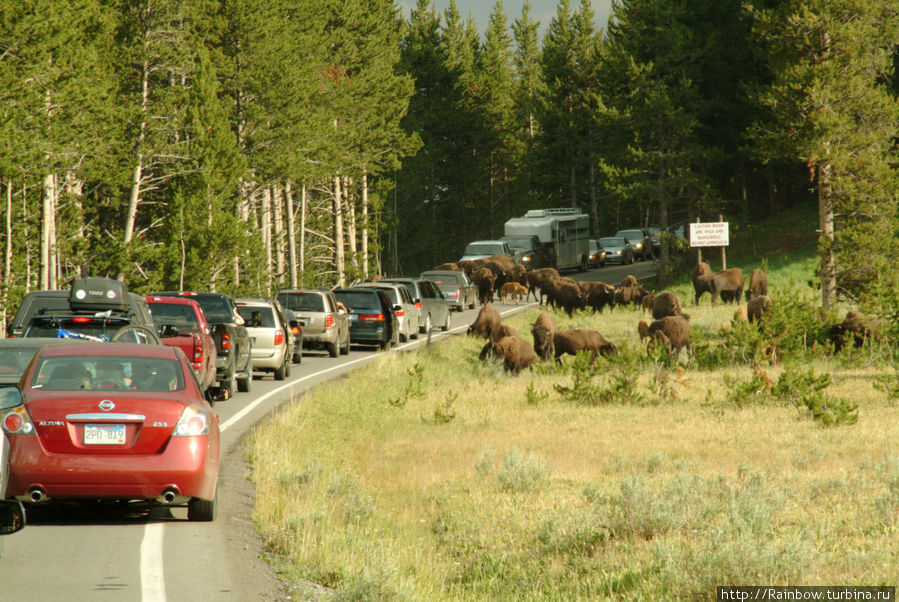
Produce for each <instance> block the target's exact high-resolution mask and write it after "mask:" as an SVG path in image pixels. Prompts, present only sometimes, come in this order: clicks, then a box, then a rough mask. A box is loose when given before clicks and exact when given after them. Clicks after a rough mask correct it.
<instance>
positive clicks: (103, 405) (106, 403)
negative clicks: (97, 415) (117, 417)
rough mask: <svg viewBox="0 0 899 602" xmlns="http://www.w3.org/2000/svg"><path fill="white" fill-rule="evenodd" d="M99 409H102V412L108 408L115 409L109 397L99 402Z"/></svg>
mask: <svg viewBox="0 0 899 602" xmlns="http://www.w3.org/2000/svg"><path fill="white" fill-rule="evenodd" d="M100 409H101V410H103V411H104V412H108V411H109V410H114V409H115V404H114V403H112V400H111V399H104V400H103V401H101V402H100Z"/></svg>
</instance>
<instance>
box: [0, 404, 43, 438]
mask: <svg viewBox="0 0 899 602" xmlns="http://www.w3.org/2000/svg"><path fill="white" fill-rule="evenodd" d="M0 425H2V426H3V432H5V433H9V434H10V435H33V434H35V430H34V423H33V422H31V417H30V416H28V411H27V410H26V409H25V406H24V405H18V406H16V407H14V408H12V409H11V410H9V411H8V412H7V413H6V414H4V415H3V422H2V423H0Z"/></svg>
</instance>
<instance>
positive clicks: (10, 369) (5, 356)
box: [0, 346, 40, 377]
mask: <svg viewBox="0 0 899 602" xmlns="http://www.w3.org/2000/svg"><path fill="white" fill-rule="evenodd" d="M38 349H40V346H35V347H8V348H5V349H0V377H6V376H11V375H18V376H22V375H23V374H24V373H25V368H26V367H27V366H28V362H30V361H31V358H33V357H34V354H35V353H37V350H38Z"/></svg>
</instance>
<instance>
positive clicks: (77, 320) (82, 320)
mask: <svg viewBox="0 0 899 602" xmlns="http://www.w3.org/2000/svg"><path fill="white" fill-rule="evenodd" d="M90 321H91V318H72V322H76V323H78V324H86V323H88V322H90Z"/></svg>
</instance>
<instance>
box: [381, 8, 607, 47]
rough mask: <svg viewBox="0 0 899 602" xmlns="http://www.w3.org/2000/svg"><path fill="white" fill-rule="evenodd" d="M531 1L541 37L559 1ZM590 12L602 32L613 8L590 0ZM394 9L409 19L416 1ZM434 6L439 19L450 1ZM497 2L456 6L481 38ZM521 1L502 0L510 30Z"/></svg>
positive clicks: (519, 12) (518, 15) (519, 11)
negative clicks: (473, 23) (397, 9)
mask: <svg viewBox="0 0 899 602" xmlns="http://www.w3.org/2000/svg"><path fill="white" fill-rule="evenodd" d="M530 2H531V18H532V19H534V20H535V21H539V22H540V37H541V40H542V38H543V34H544V33H545V32H546V26H547V25H548V24H549V22H550V20H552V18H553V17H554V16H555V14H556V7H557V6H558V4H559V2H558V0H530ZM592 2H593V11H594V12H595V13H596V26H597V28H599V27H602V28H603V29H605V27H606V23H607V22H608V20H609V12H610V11H611V8H612V0H592ZM396 3H397V6H399V7H400V8H402V10H403V15H404V16H406V17H408V16H409V11H410V10H411V9H412V8H413V7H414V6H415V0H396ZM432 3H433V6H434V7H435V8H436V9H437V13H438V14H440V15H441V16H442V15H443V12H444V11H445V10H446V9H447V7H448V6H449V3H450V0H433V2H432ZM495 4H496V0H456V7H457V8H458V9H459V14H460V15H461V16H462V18H463V19H465V20H467V19H468V15H469V14H470V15H471V16H472V18H473V19H474V22H475V23H476V24H477V26H478V29H479V30H480V31H481V35H483V33H484V30H485V29H486V28H487V24H488V23H489V22H490V12H491V11H492V10H493V6H494V5H495ZM523 4H524V0H503V12H505V13H506V19H507V20H508V23H509V26H510V27H511V25H512V22H513V21H515V19H517V18H518V17H520V16H521V7H522V5H523ZM570 5H571V9H572V10H573V11H574V10H577V9H578V8H579V7H580V5H581V1H580V0H570Z"/></svg>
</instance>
